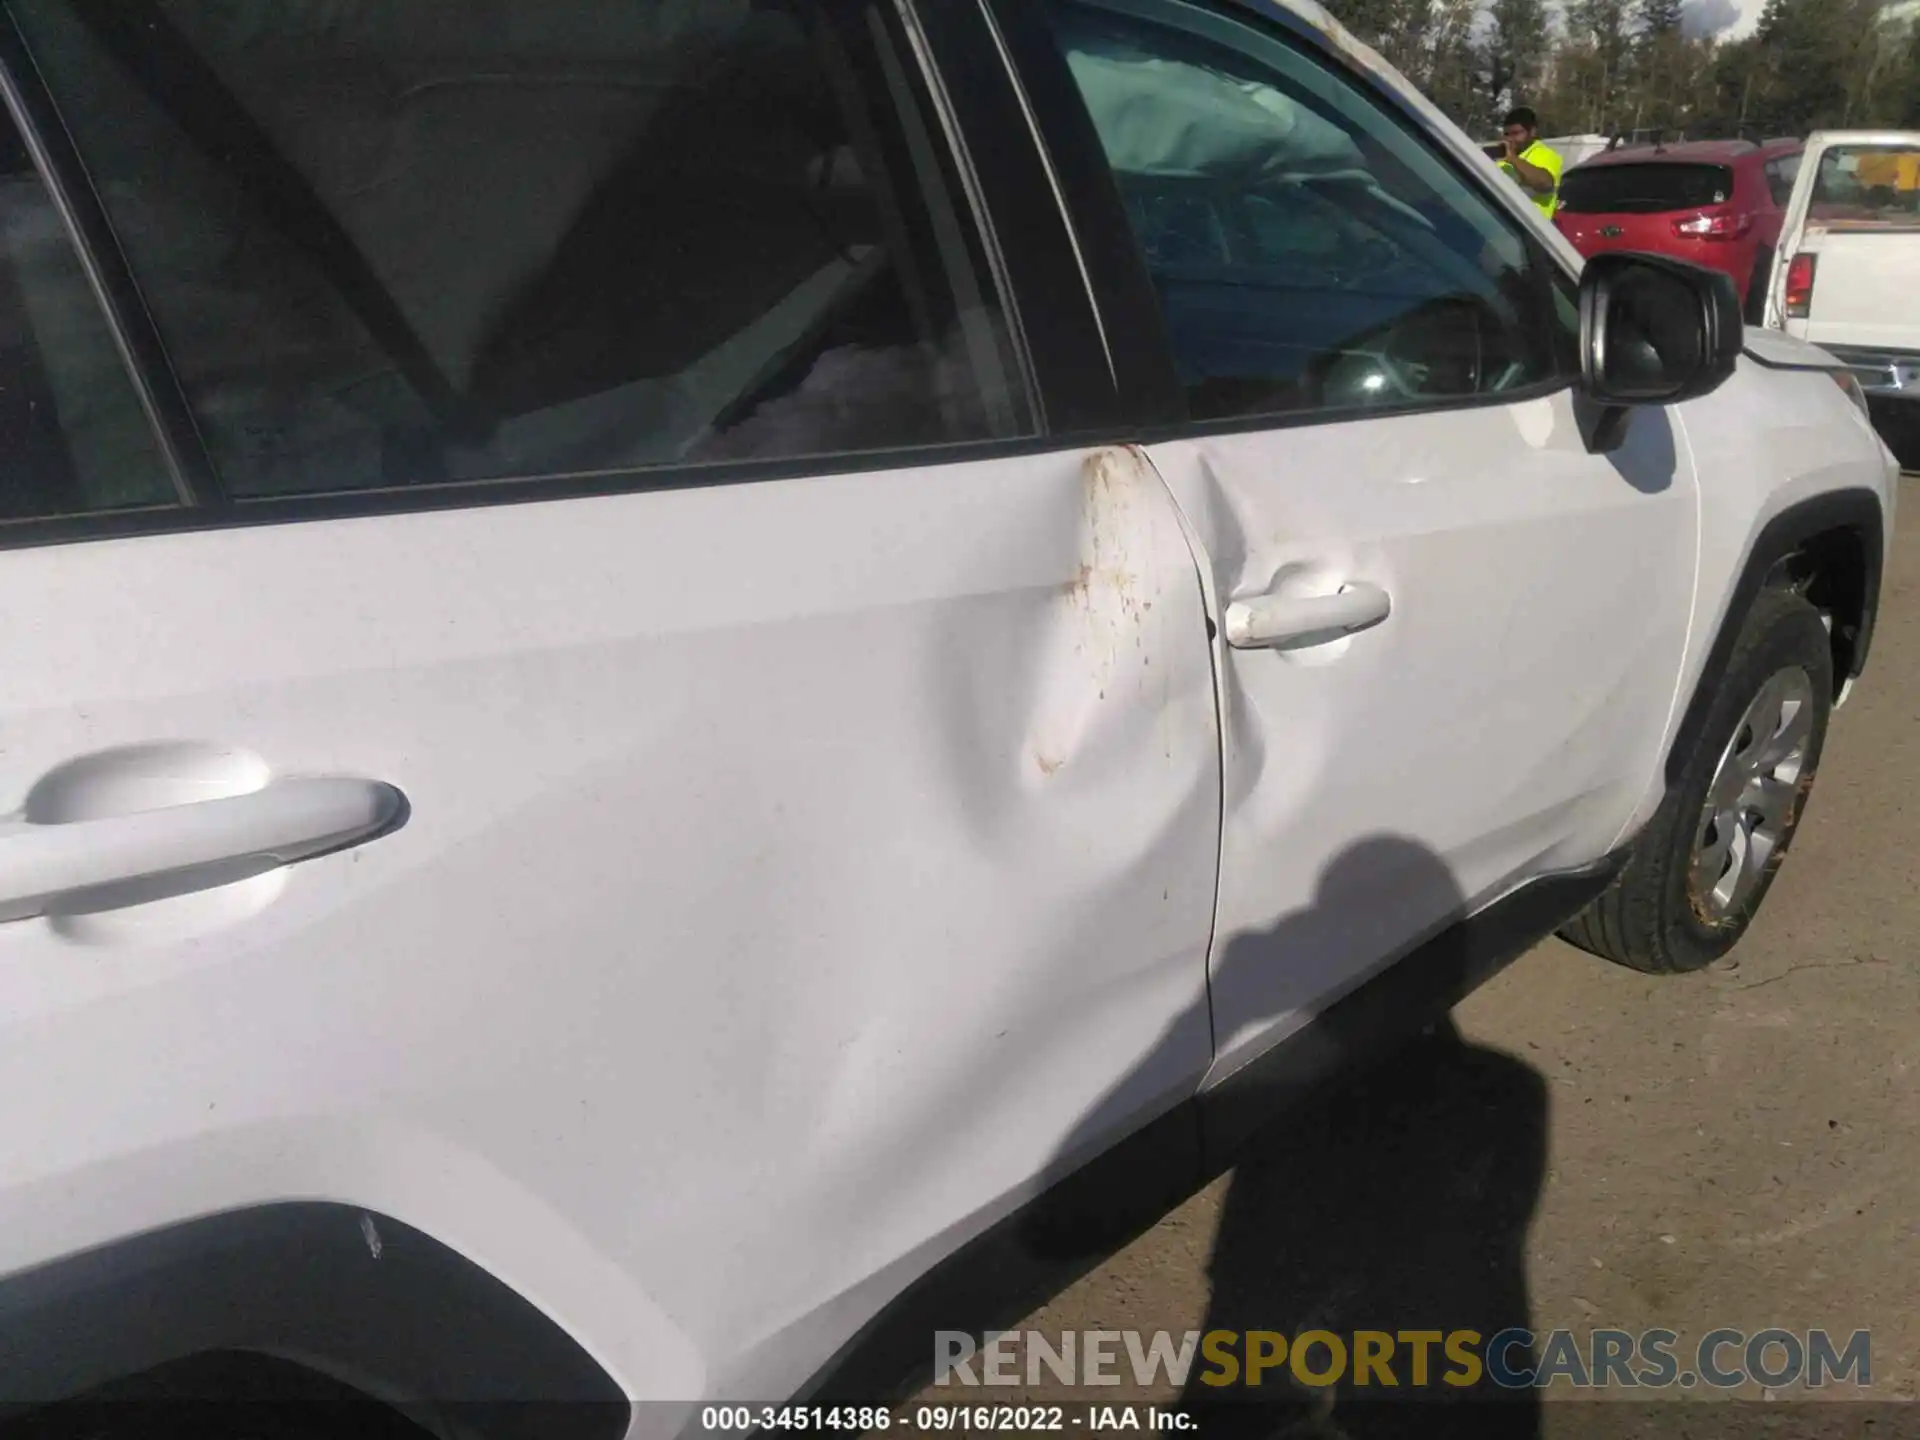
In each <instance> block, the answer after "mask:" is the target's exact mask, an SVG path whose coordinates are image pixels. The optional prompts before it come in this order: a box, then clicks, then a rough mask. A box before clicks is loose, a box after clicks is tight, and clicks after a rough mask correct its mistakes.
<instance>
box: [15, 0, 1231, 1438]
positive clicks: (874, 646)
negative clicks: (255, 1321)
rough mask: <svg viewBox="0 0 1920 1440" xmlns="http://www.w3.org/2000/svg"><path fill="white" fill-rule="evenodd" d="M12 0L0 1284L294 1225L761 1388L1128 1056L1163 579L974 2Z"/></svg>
mask: <svg viewBox="0 0 1920 1440" xmlns="http://www.w3.org/2000/svg"><path fill="white" fill-rule="evenodd" d="M13 10H14V13H15V14H16V15H17V17H18V20H19V25H20V30H19V32H18V33H15V32H13V31H11V30H9V31H8V32H7V34H6V36H5V55H6V59H7V65H8V75H9V79H10V81H11V84H12V87H13V88H12V90H11V92H10V99H11V100H12V101H13V111H14V114H15V118H16V120H17V121H18V122H20V123H22V124H24V125H27V126H28V131H27V133H28V134H29V135H30V136H31V139H32V145H31V147H30V148H31V150H32V155H33V160H32V161H31V162H30V160H29V155H28V147H25V146H21V145H15V146H14V147H13V149H12V152H11V168H10V170H9V172H8V181H7V189H6V192H5V199H4V201H3V202H0V203H4V208H5V214H4V219H5V222H6V233H5V237H4V238H5V244H6V246H7V247H8V253H9V258H10V260H11V262H12V266H13V274H12V276H11V277H10V278H11V282H12V283H11V284H10V285H8V286H5V287H0V323H4V325H5V326H6V327H7V329H8V332H9V337H10V338H9V344H8V347H7V349H6V351H5V354H6V356H7V357H9V358H8V361H7V363H8V365H9V370H8V374H9V376H10V377H11V383H9V384H8V385H7V386H5V387H4V388H0V413H4V414H5V415H6V416H8V417H9V418H8V419H7V422H6V423H7V426H8V434H7V449H8V457H9V467H10V470H11V471H12V474H11V476H10V478H9V481H8V486H7V499H8V503H9V506H10V509H11V513H12V516H13V518H14V520H15V521H16V522H17V523H16V524H14V525H13V526H12V527H11V528H10V529H8V530H7V531H5V532H4V533H5V538H6V541H7V548H6V550H5V553H4V554H0V608H4V610H5V613H6V614H7V615H8V616H9V617H10V619H9V623H8V625H7V627H6V631H7V633H6V638H5V641H4V644H3V645H0V650H3V651H4V669H5V672H6V675H7V684H6V687H5V690H4V696H3V697H0V733H4V735H5V737H6V738H5V742H4V750H3V751H0V787H3V788H4V789H5V791H6V793H7V794H8V796H10V797H11V800H10V802H9V803H10V804H11V805H12V806H14V807H16V809H17V811H18V813H17V815H16V817H15V819H14V820H13V821H12V822H10V824H9V825H8V826H7V827H6V828H5V829H4V830H0V894H3V897H4V902H5V903H6V904H8V905H9V906H11V908H10V909H9V910H8V911H7V912H6V913H7V915H8V917H9V919H10V923H7V924H4V925H0V1026H3V1027H4V1030H5V1044H4V1045H0V1083H4V1084H5V1085H6V1087H7V1089H8V1090H9V1092H10V1093H12V1094H14V1095H15V1096H26V1095H32V1096H34V1097H35V1098H34V1101H33V1103H32V1104H31V1105H27V1104H19V1105H13V1106H9V1107H8V1108H7V1111H6V1118H5V1119H4V1120H0V1276H4V1275H6V1274H8V1273H10V1272H13V1271H16V1270H18V1269H19V1268H20V1267H22V1266H24V1265H27V1264H29V1263H33V1262H37V1261H40V1260H44V1259H47V1258H49V1257H51V1256H53V1255H58V1254H62V1253H66V1252H68V1251H72V1250H78V1249H81V1248H85V1247H90V1246H95V1245H101V1244H105V1243H108V1242H110V1241H112V1240H114V1239H115V1238H117V1237H120V1236H123V1235H127V1234H132V1233H137V1232H143V1231H146V1230H149V1229H153V1228H157V1227H160V1226H164V1225H166V1224H169V1223H172V1222H174V1221H177V1220H181V1219H184V1218H187V1217H191V1216H197V1215H201V1214H207V1213H214V1212H223V1211H229V1210H237V1209H244V1208H245V1207H247V1206H250V1205H255V1204H262V1203H267V1202H271V1201H276V1200H280V1199H285V1198H288V1197H298V1198H303V1199H304V1198H312V1197H317V1198H321V1199H328V1200H335V1201H338V1202H341V1203H344V1204H348V1205H354V1206H366V1207H368V1208H370V1209H374V1210H378V1211H382V1212H385V1213H387V1214H391V1215H393V1216H396V1217H398V1218H400V1219H402V1220H404V1221H406V1222H407V1223H409V1224H411V1225H413V1226H416V1227H417V1228H419V1229H421V1230H424V1231H426V1232H428V1233H429V1234H431V1235H434V1236H435V1237H437V1238H438V1239H440V1240H441V1241H442V1242H444V1243H445V1244H447V1245H449V1246H451V1247H452V1248H454V1249H455V1250H456V1251H459V1252H460V1253H462V1254H464V1255H466V1256H468V1257H469V1258H472V1259H474V1260H475V1261H476V1262H478V1263H479V1264H481V1265H482V1266H484V1267H485V1268H486V1269H487V1270H488V1271H490V1272H491V1273H492V1274H493V1275H495V1276H497V1277H498V1278H499V1279H500V1280H502V1281H503V1282H504V1283H505V1284H507V1285H508V1286H510V1287H512V1288H513V1289H514V1290H516V1291H518V1292H519V1293H520V1294H521V1295H523V1296H525V1297H527V1298H529V1299H530V1300H532V1301H533V1302H534V1303H535V1304H537V1305H538V1306H540V1307H541V1308H542V1309H543V1310H545V1311H546V1312H547V1313H548V1314H550V1315H551V1316H553V1317H554V1318H555V1319H556V1320H558V1321H559V1322H560V1323H561V1324H562V1325H563V1326H565V1327H566V1328H567V1329H569V1330H570V1331H571V1332H572V1333H573V1334H574V1335H575V1336H576V1337H577V1338H579V1339H580V1340H581V1342H582V1343H583V1344H584V1345H586V1347H587V1348H588V1349H589V1350H590V1352H591V1353H592V1354H593V1355H594V1356H595V1357H596V1358H597V1359H598V1360H599V1361H600V1362H601V1363H603V1364H604V1365H605V1366H606V1367H607V1368H608V1369H609V1371H610V1372H611V1373H612V1374H613V1376H614V1377H615V1379H616V1380H618V1381H619V1383H620V1384H621V1385H622V1386H624V1387H625V1388H626V1389H627V1391H628V1393H630V1394H632V1395H634V1396H635V1397H638V1398H642V1399H647V1398H653V1399H677V1400H686V1399H690V1398H697V1397H701V1396H705V1397H708V1398H711V1397H714V1396H726V1397H732V1398H739V1397H742V1396H748V1395H758V1396H766V1397H772V1396H778V1395H782V1394H786V1393H789V1392H790V1391H791V1390H792V1389H793V1387H795V1386H797V1385H798V1384H799V1383H800V1382H801V1381H802V1380H803V1379H804V1378H805V1376H806V1375H807V1374H808V1373H810V1372H811V1371H812V1370H813V1369H814V1368H815V1367H816V1366H818V1365H819V1364H821V1363H822V1362H823V1361H824V1360H825V1359H826V1358H827V1357H828V1356H829V1355H830V1354H831V1353H832V1352H833V1351H834V1350H835V1349H836V1348H837V1347H838V1346H839V1345H840V1344H841V1343H842V1342H844V1341H845V1340H846V1339H847V1338H848V1336H849V1335H850V1334H851V1333H852V1332H853V1331H854V1330H855V1329H857V1328H858V1327H859V1326H860V1325H861V1324H862V1323H863V1322H864V1321H865V1320H866V1319H867V1318H868V1317H869V1316H870V1315H871V1314H872V1313H873V1312H874V1311H875V1310H876V1309H877V1308H878V1307H879V1306H880V1305H881V1304H882V1303H883V1302H884V1301H886V1300H887V1299H888V1298H890V1297H891V1296H892V1294H893V1293H894V1292H895V1291H897V1290H898V1289H899V1288H900V1287H901V1286H902V1285H903V1284H905V1283H906V1281H907V1280H909V1279H911V1278H912V1277H913V1276H914V1275H915V1274H917V1273H918V1272H919V1270H921V1269H923V1268H924V1267H925V1266H927V1265H928V1264H930V1263H931V1262H932V1261H933V1260H934V1259H937V1258H938V1257H939V1256H940V1255H941V1254H943V1253H944V1252H945V1251H946V1250H948V1249H950V1248H952V1247H953V1246H954V1245H956V1244H958V1243H959V1242H960V1240H962V1239H964V1238H965V1236H966V1235H967V1234H969V1233H971V1232H972V1231H974V1230H977V1229H979V1228H981V1227H982V1226H983V1225H985V1224H986V1223H987V1222H988V1221H989V1220H991V1219H992V1218H994V1217H995V1216H997V1215H998V1214H1000V1213H1001V1212H1002V1211H1004V1210H1005V1209H1006V1208H1007V1207H1008V1206H1010V1205H1011V1204H1013V1203H1014V1202H1015V1201H1016V1200H1018V1199H1019V1198H1021V1197H1022V1196H1023V1195H1025V1194H1027V1193H1030V1192H1031V1191H1032V1190H1034V1189H1035V1188H1037V1186H1038V1185H1039V1184H1040V1183H1041V1181H1042V1180H1043V1179H1044V1178H1045V1177H1047V1176H1049V1175H1051V1174H1053V1173H1055V1172H1057V1171H1059V1170H1061V1169H1063V1168H1065V1167H1066V1166H1067V1165H1069V1164H1070V1163H1072V1162H1073V1161H1075V1160H1077V1159H1080V1158H1084V1157H1085V1156H1086V1155H1087V1154H1089V1153H1091V1152H1092V1151H1093V1150H1095V1149H1097V1148H1099V1147H1100V1146H1101V1145H1103V1144H1105V1143H1106V1142H1108V1141H1110V1140H1112V1139H1113V1138H1114V1137H1116V1136H1117V1135H1119V1134H1121V1133H1123V1132H1125V1131H1126V1130H1128V1129H1129V1128H1131V1127H1133V1126H1135V1125H1138V1124H1140V1123H1142V1122H1143V1121H1144V1120H1146V1119H1148V1118H1150V1117H1152V1116H1153V1115H1154V1114H1156V1113H1157V1112H1158V1111H1160V1110H1162V1109H1164V1108H1166V1107H1167V1106H1169V1105H1171V1104H1172V1103H1174V1102H1175V1101H1176V1100H1178V1099H1180V1098H1182V1097H1183V1096H1185V1095H1187V1094H1190V1093H1191V1092H1192V1090H1193V1088H1194V1086H1195V1084H1196V1083H1197V1081H1198V1079H1199V1077H1200V1076H1201V1075H1202V1074H1203V1072H1204V1071H1205V1069H1206V1067H1207V1065H1208V1063H1209V1061H1210V1058H1211V1049H1210V1043H1209V1035H1210V1032H1209V1017H1208V1014H1207V1010H1206V1003H1205V987H1206V973H1205V954H1206V946H1207V942H1208V936H1209V931H1210V925H1211V920H1212V912H1213V902H1214V883H1215V876H1216V858H1217V847H1218V841H1219V804H1220V800H1219V796H1220V771H1219V742H1218V735H1217V728H1216V718H1215V690H1214V678H1213V670H1212V661H1211V656H1210V653H1209V649H1208V644H1207V623H1208V622H1207V616H1206V614H1205V610H1204V604H1203V599H1202V589H1201V585H1200V578H1199V575H1198V572H1197V569H1196V566H1195V562H1194V559H1193V555H1192V552H1191V550H1190V549H1189V546H1188V544H1187V541H1186V538H1185V535H1184V532H1183V529H1182V525H1181V521H1180V517H1179V513H1178V511H1177V509H1176V507H1175V506H1174V504H1173V503H1172V501H1171V499H1170V497H1169V495H1168V493H1167V491H1166V489H1165V487H1164V486H1163V485H1162V483H1161V481H1160V480H1159V478H1158V477H1157V476H1156V475H1155V473H1154V471H1153V469H1152V467H1151V466H1150V465H1149V464H1147V463H1146V462H1145V460H1144V459H1143V458H1142V456H1141V455H1140V453H1139V452H1138V451H1137V450H1135V449H1132V448H1129V447H1127V446H1125V445H1123V444H1119V443H1117V442H1118V441H1119V440H1120V439H1121V437H1120V436H1119V434H1118V430H1117V426H1116V425H1115V423H1114V417H1115V389H1114V381H1113V376H1112V372H1111V370H1110V369H1109V366H1108V363H1107V361H1106V359H1105V358H1104V351H1103V348H1102V344H1101V339H1100V335H1099V332H1098V329H1097V326H1096V319H1095V315H1094V312H1093V309H1092V307H1091V305H1090V304H1089V303H1088V301H1087V299H1086V293H1085V289H1084V286H1083V285H1081V284H1080V281H1079V270H1078V266H1077V261H1076V259H1075V256H1074V254H1073V251H1072V247H1071V244H1070V237H1069V235H1068V233H1067V231H1066V228H1065V226H1064V224H1063V223H1062V220H1061V217H1060V216H1059V214H1058V211H1057V209H1055V208H1053V207H1052V202H1051V198H1050V195H1049V193H1048V191H1047V190H1046V188H1045V185H1046V181H1045V177H1044V174H1043V172H1042V171H1041V169H1040V166H1039V161H1038V159H1037V158H1036V157H1035V155H1034V153H1033V151H1032V148H1031V146H1030V145H1028V144H1026V143H1025V136H1026V130H1025V126H1024V122H1022V121H1021V120H1020V118H1019V111H1018V108H1017V103H1016V100H1015V97H1014V95H1013V92H1012V90H1011V88H1010V86H1009V84H1008V81H1007V78H1006V76H1005V74H1004V71H1003V70H1002V69H1001V67H1000V65H999V62H998V60H997V58H995V57H994V56H993V53H992V50H991V47H990V43H989V41H988V40H987V38H986V37H985V33H984V31H978V30H976V29H975V28H971V27H977V26H978V25H979V21H978V18H977V17H974V18H972V19H971V20H969V19H968V18H967V17H966V16H964V15H958V16H948V17H945V18H942V19H938V23H937V26H936V27H935V28H934V29H931V30H922V29H918V28H914V29H909V28H906V26H905V25H904V23H903V21H902V19H901V16H900V13H899V12H898V11H897V10H895V9H894V8H893V7H890V6H884V5H867V4H860V3H855V0H845V3H841V0H822V3H803V4H798V5H793V6H787V7H782V8H781V9H779V10H778V11H775V10H773V9H770V8H763V7H748V6H745V5H736V6H725V7H718V6H708V5H705V4H694V3H691V0H688V3H646V4H624V5H607V4H601V3H597V0H552V3H548V4H544V5H541V6H539V7H536V8H534V9H530V8H528V7H524V6H523V7H506V8H505V9H503V10H501V11H500V12H499V13H498V14H496V15H495V16H494V17H493V18H494V19H495V20H497V21H498V22H499V23H498V24H493V25H477V24H475V23H472V21H471V17H469V16H468V15H467V13H466V12H465V11H464V10H457V9H449V8H448V7H445V6H441V5H438V4H435V3H429V0H392V3H387V4H382V5H380V6H368V7H351V6H349V7H340V6H329V7H322V8H321V9H315V8H313V7H304V6H279V5H274V6H266V5H259V6H238V7H235V6H220V5H212V4H200V3H194V0H161V3H153V4H146V3H143V0H127V3H126V4H124V5H123V4H121V3H120V0H115V4H113V5H108V6H103V5H95V4H90V3H86V0H24V3H22V4H20V5H17V6H14V7H13ZM927 56H933V57H936V59H935V61H934V68H933V69H931V70H927V69H924V68H923V66H922V64H921V59H922V57H927ZM983 58H984V60H985V61H986V62H989V63H987V64H984V65H983V64H982V60H983ZM1015 126H1017V127H1018V130H1017V135H1016V132H1015V130H1014V129H1013V128H1011V127H1015ZM963 131H964V132H965V133H968V134H970V135H971V136H972V137H973V141H974V143H973V144H972V145H970V146H968V147H964V148H956V146H955V144H954V141H955V139H956V137H957V136H958V135H959V134H961V133H962V132H963ZM1009 136H1014V137H1015V138H1017V140H1018V142H1019V143H1008V137H1009ZM49 182H51V188H49ZM1036 197H1037V198H1038V200H1039V201H1041V202H1044V204H1045V206H1046V208H1045V209H1044V210H1038V209H1036V206H1035V200H1036ZM988 209H991V210H993V211H995V212H996V213H999V214H1001V215H1002V216H1005V215H1008V214H1011V215H1012V216H1013V217H1014V219H1015V220H1016V221H1017V220H1019V219H1020V218H1021V217H1022V216H1023V215H1025V214H1026V213H1028V212H1032V213H1034V214H1037V215H1038V216H1039V220H1040V223H1037V224H1035V225H1033V226H1031V227H1029V228H1028V229H1027V230H1026V231H1025V232H1024V233H1022V234H1021V235H1020V237H1019V243H1018V248H1017V249H1015V248H1011V247H1009V248H1007V249H1002V248H1001V247H1000V246H999V245H998V243H997V242H996V241H995V240H994V239H993V238H992V233H991V230H990V228H989V227H987V226H985V225H984V224H983V223H982V222H983V217H984V213H985V212H986V211H987V210H988ZM76 236H78V237H80V238H83V239H84V240H85V241H86V242H87V245H86V249H85V253H86V256H87V259H88V263H89V264H90V265H91V266H92V267H93V268H92V271H91V276H89V274H88V273H87V272H84V271H83V270H82V268H81V266H80V264H79V262H78V260H77V259H76V252H75V250H74V248H73V246H72V241H73V239H74V238H75V237H76ZM97 298H104V299H105V301H106V302H107V312H108V313H110V315H111V318H112V321H113V325H114V327H115V328H113V329H112V330H111V331H110V330H109V327H108V324H107V323H106V322H105V321H104V320H103V319H102V312H101V311H100V310H99V309H97V308H96V299H97ZM123 352H124V355H126V356H130V357H131V358H132V359H133V360H134V361H135V362H136V364H135V366H134V367H133V370H132V376H133V381H137V384H136V383H133V381H130V378H129V373H128V371H127V370H126V369H124V368H123V366H122V359H123ZM29 362H31V363H29ZM149 421H151V422H152V426H151V428H150V426H149ZM156 436H157V437H158V438H157V439H156ZM288 860H297V861H298V862H299V863H294V864H288V863H284V862H286V861H288ZM374 1253H375V1255H376V1256H377V1254H378V1251H377V1249H376V1250H375V1251H374ZM243 1318H244V1317H229V1316H215V1317H208V1320H207V1323H208V1325H210V1326H212V1327H213V1328H214V1330H215V1331H216V1332H219V1327H220V1326H222V1325H225V1324H227V1323H228V1322H232V1323H233V1324H235V1325H237V1324H239V1323H240V1321H241V1320H242V1319H243ZM449 1323H457V1318H455V1317H450V1318H449ZM198 1338H199V1339H201V1340H205V1339H206V1338H207V1337H206V1336H201V1337H198ZM215 1338H219V1339H224V1340H225V1342H226V1343H234V1344H248V1345H259V1344H261V1343H264V1342H263V1341H262V1339H261V1337H260V1336H258V1335H252V1334H247V1333H235V1334H226V1333H224V1332H220V1333H219V1334H217V1335H216V1337H215ZM180 1343H182V1344H185V1343H188V1341H186V1340H184V1339H183V1340H182V1341H181V1342H180Z"/></svg>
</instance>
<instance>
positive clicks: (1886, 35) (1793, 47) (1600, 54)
mask: <svg viewBox="0 0 1920 1440" xmlns="http://www.w3.org/2000/svg"><path fill="white" fill-rule="evenodd" d="M1329 8H1330V9H1331V10H1332V11H1333V12H1334V14H1335V15H1337V16H1338V17H1339V18H1340V20H1341V21H1342V22H1343V23H1344V24H1345V25H1346V26H1347V28H1348V29H1350V30H1352V31H1353V32H1354V33H1355V34H1357V35H1358V36H1360V37H1361V38H1362V39H1364V40H1365V41H1367V43H1369V44H1370V45H1372V46H1373V47H1374V48H1375V49H1377V50H1379V51H1380V52H1381V53H1382V54H1383V55H1385V56H1386V57H1387V58H1388V59H1389V60H1390V61H1392V62H1393V63H1394V65H1395V66H1396V67H1398V68H1399V69H1400V70H1401V71H1402V73H1404V74H1405V75H1406V76H1407V78H1408V79H1410V80H1412V81H1413V82H1414V83H1415V84H1417V85H1419V86H1420V87H1421V89H1422V90H1424V91H1425V92H1426V94H1427V95H1428V96H1429V97H1430V98H1431V99H1432V100H1433V101H1434V103H1436V104H1437V105H1439V106H1440V108H1441V109H1443V110H1445V111H1446V112H1447V113H1448V114H1449V115H1450V116H1451V117H1452V118H1453V119H1454V120H1455V121H1457V122H1458V123H1459V124H1460V125H1461V126H1462V127H1464V128H1465V129H1466V130H1467V132H1468V133H1469V134H1471V135H1473V136H1475V138H1491V137H1492V136H1493V134H1494V133H1495V132H1496V131H1497V129H1498V126H1499V122H1500V118H1501V116H1502V115H1503V114H1504V112H1505V111H1506V110H1507V108H1508V107H1509V106H1512V105H1516V104H1524V105H1531V106H1532V107H1533V108H1534V109H1536V110H1538V111H1539V112H1540V120H1541V125H1542V128H1543V130H1544V131H1545V133H1547V134H1549V135H1554V134H1559V135H1569V134H1599V135H1616V134H1629V135H1630V134H1634V133H1642V134H1645V133H1649V132H1659V133H1664V134H1667V135H1675V134H1680V133H1684V134H1686V135H1688V136H1691V137H1694V138H1701V139H1707V138H1734V137H1737V136H1741V135H1749V136H1776V135H1792V136H1802V135H1805V134H1807V133H1809V132H1810V131H1813V130H1816V129H1823V128H1824V129H1833V128H1838V127H1842V126H1844V127H1848V128H1863V127H1899V128H1920V7H1916V4H1915V0H1767V7H1766V10H1765V12H1764V13H1763V15H1762V17H1761V20H1760V25H1759V28H1758V29H1757V30H1756V31H1755V33H1754V34H1753V35H1751V36H1749V37H1747V38H1744V39H1740V40H1724V39H1715V38H1711V37H1706V38H1703V37H1698V36H1694V35H1690V34H1688V33H1687V27H1686V25H1685V24H1684V16H1683V0H1564V3H1563V4H1561V5H1558V6H1556V5H1553V4H1550V3H1549V0H1331V3H1330V5H1329Z"/></svg>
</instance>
